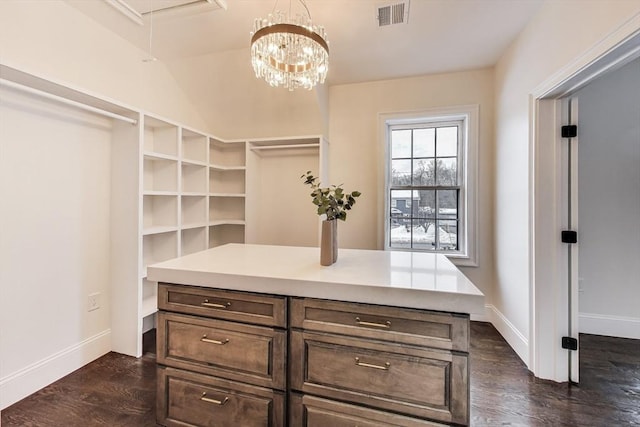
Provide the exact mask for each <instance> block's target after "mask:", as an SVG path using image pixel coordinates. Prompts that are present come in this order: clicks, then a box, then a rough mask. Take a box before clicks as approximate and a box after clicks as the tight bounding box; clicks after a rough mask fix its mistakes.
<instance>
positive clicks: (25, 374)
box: [0, 329, 111, 410]
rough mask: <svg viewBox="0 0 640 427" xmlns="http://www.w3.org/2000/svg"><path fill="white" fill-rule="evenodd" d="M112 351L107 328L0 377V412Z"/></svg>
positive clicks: (109, 332)
mask: <svg viewBox="0 0 640 427" xmlns="http://www.w3.org/2000/svg"><path fill="white" fill-rule="evenodd" d="M109 351H111V330H110V329H107V330H105V331H102V332H100V333H98V334H96V335H93V336H91V337H89V338H87V339H85V340H83V341H81V342H79V343H77V344H74V345H72V346H70V347H67V348H65V349H63V350H61V351H59V352H57V353H54V354H52V355H51V356H49V357H46V358H44V359H42V360H39V361H37V362H35V363H32V364H31V365H29V366H26V367H25V368H22V369H20V370H19V371H16V372H14V373H12V374H9V375H7V376H5V377H3V378H0V410H2V409H5V408H7V407H9V406H11V405H13V404H14V403H16V402H18V401H19V400H22V399H24V398H25V397H27V396H29V395H30V394H33V393H35V392H36V391H38V390H40V389H41V388H43V387H46V386H48V385H49V384H51V383H53V382H55V381H57V380H59V379H60V378H62V377H64V376H65V375H68V374H70V373H71V372H73V371H75V370H76V369H79V368H81V367H83V366H84V365H86V364H87V363H89V362H92V361H94V360H95V359H97V358H98V357H100V356H103V355H105V354H107V353H108V352H109Z"/></svg>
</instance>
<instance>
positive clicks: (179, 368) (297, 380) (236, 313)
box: [157, 283, 469, 427]
mask: <svg viewBox="0 0 640 427" xmlns="http://www.w3.org/2000/svg"><path fill="white" fill-rule="evenodd" d="M159 307H160V309H161V311H160V313H159V315H158V335H157V336H158V338H157V340H158V372H159V375H158V404H157V410H158V417H157V419H158V422H159V423H160V424H163V425H167V426H173V425H180V426H203V427H204V426H227V425H236V426H239V425H242V426H254V425H256V426H258V425H260V426H265V427H270V426H286V425H288V426H289V427H303V426H304V427H320V426H323V427H324V426H332V427H342V426H354V425H358V426H361V427H373V426H381V427H386V426H405V427H422V426H436V425H448V424H455V425H468V424H469V355H468V350H469V316H468V315H461V314H452V313H441V312H434V311H427V310H418V309H407V308H399V307H387V306H380V305H373V304H360V303H351V302H341V301H328V300H319V299H310V298H298V297H287V296H278V295H262V294H254V293H244V292H236V291H225V290H220V289H209V288H199V287H193V286H180V285H167V284H162V283H161V284H160V288H159ZM228 416H231V417H236V418H235V421H234V422H235V424H227V421H226V420H227V417H228ZM231 419H233V418H231Z"/></svg>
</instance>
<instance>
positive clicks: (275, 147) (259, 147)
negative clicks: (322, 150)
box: [251, 143, 320, 150]
mask: <svg viewBox="0 0 640 427" xmlns="http://www.w3.org/2000/svg"><path fill="white" fill-rule="evenodd" d="M317 147H320V144H317V143H316V144H281V145H254V146H253V147H251V149H252V150H280V149H285V148H317Z"/></svg>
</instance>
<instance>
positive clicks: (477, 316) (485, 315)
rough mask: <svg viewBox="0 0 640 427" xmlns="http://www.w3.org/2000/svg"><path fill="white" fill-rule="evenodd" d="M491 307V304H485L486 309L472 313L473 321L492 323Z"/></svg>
mask: <svg viewBox="0 0 640 427" xmlns="http://www.w3.org/2000/svg"><path fill="white" fill-rule="evenodd" d="M489 307H491V306H490V305H489V304H485V306H484V311H483V312H481V313H471V320H472V321H473V322H489V323H491V309H490V308H489Z"/></svg>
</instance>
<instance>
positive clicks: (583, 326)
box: [578, 313, 640, 339]
mask: <svg viewBox="0 0 640 427" xmlns="http://www.w3.org/2000/svg"><path fill="white" fill-rule="evenodd" d="M578 325H579V329H580V333H583V334H594V335H606V336H610V337H620V338H633V339H640V318H637V317H624V316H610V315H607V314H596V313H580V314H579V315H578Z"/></svg>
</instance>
